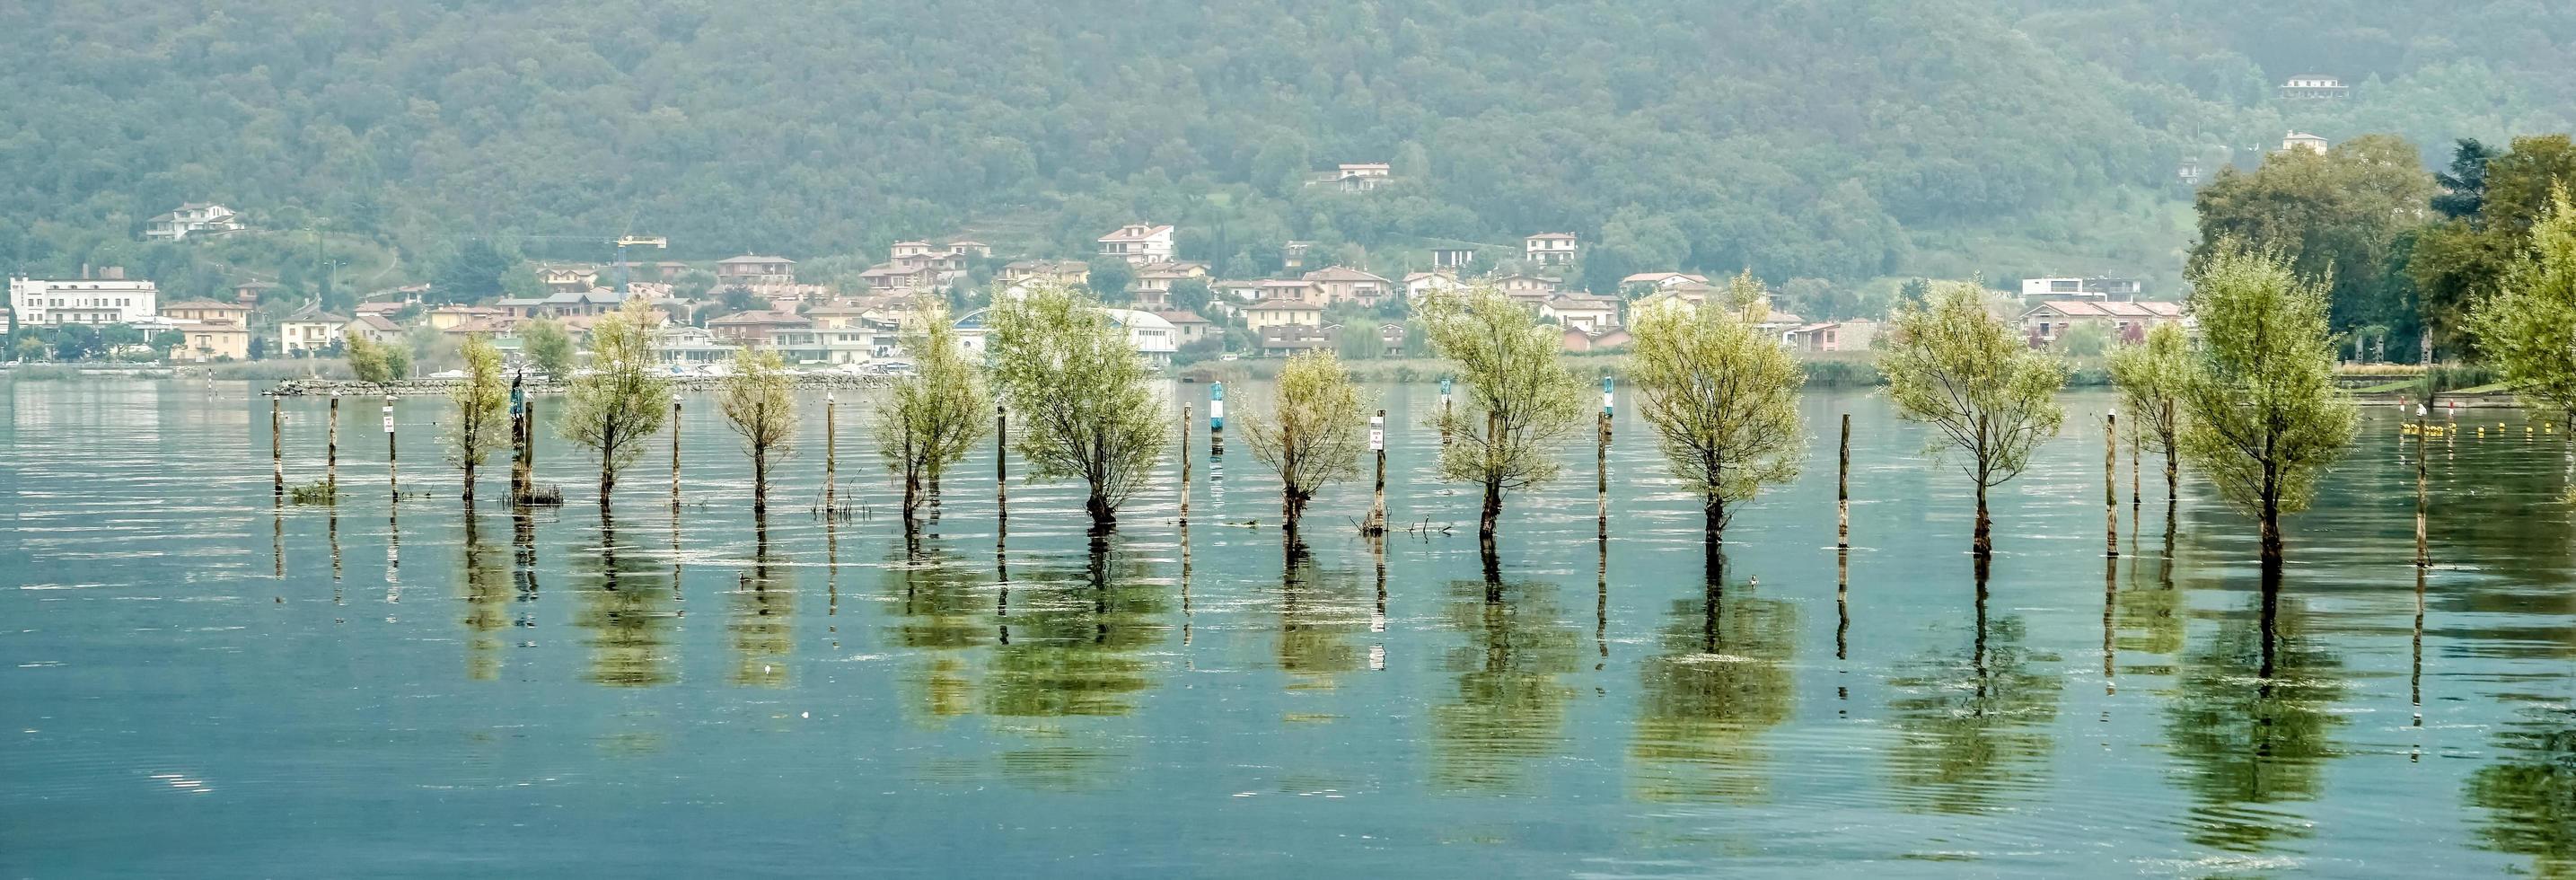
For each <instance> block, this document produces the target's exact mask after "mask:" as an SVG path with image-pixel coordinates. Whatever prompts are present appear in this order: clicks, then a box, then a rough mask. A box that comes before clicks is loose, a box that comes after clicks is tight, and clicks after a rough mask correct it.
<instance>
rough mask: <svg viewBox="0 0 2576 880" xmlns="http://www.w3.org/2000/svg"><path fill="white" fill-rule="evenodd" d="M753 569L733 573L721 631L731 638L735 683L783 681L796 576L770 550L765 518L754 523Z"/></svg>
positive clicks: (791, 630)
mask: <svg viewBox="0 0 2576 880" xmlns="http://www.w3.org/2000/svg"><path fill="white" fill-rule="evenodd" d="M754 533H755V535H756V536H757V537H756V538H755V540H754V542H753V549H752V557H751V569H750V570H748V571H744V572H741V573H740V574H738V575H736V576H735V579H734V588H733V593H732V595H731V596H729V597H727V598H728V603H727V604H729V605H730V606H731V612H732V613H731V614H730V615H729V617H730V619H729V620H728V621H727V622H726V623H725V631H726V633H727V634H728V635H730V636H732V638H733V651H734V671H733V683H734V684H738V685H750V686H754V687H773V688H774V687H786V686H787V666H788V664H787V660H788V655H789V654H791V653H793V652H794V651H795V621H794V617H795V613H796V578H795V575H794V574H793V571H792V570H791V569H789V568H786V567H784V566H781V565H777V564H776V563H777V561H778V560H776V559H775V558H773V557H772V556H771V555H770V550H769V524H768V523H767V522H766V521H762V522H758V523H755V525H754Z"/></svg>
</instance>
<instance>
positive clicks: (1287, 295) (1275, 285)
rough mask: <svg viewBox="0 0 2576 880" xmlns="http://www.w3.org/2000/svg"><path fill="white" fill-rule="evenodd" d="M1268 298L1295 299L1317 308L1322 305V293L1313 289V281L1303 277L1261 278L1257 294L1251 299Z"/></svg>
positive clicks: (1263, 299)
mask: <svg viewBox="0 0 2576 880" xmlns="http://www.w3.org/2000/svg"><path fill="white" fill-rule="evenodd" d="M1270 300H1295V301H1297V302H1302V303H1306V304H1309V305H1312V306H1314V307H1316V308H1319V309H1320V308H1323V307H1324V295H1323V293H1322V292H1320V291H1318V290H1316V289H1315V283H1314V282H1312V281H1308V280H1305V279H1303V278H1264V279H1262V280H1261V283H1260V292H1259V295H1258V296H1255V297H1253V301H1254V302H1267V301H1270Z"/></svg>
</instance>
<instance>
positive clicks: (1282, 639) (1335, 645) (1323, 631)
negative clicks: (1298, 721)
mask: <svg viewBox="0 0 2576 880" xmlns="http://www.w3.org/2000/svg"><path fill="white" fill-rule="evenodd" d="M1286 561H1287V565H1286V568H1287V571H1286V572H1285V573H1284V574H1283V575H1281V577H1280V581H1279V651H1278V653H1279V668H1280V670H1281V671H1283V672H1286V673H1288V675H1289V677H1290V681H1289V685H1288V687H1289V688H1290V689H1292V690H1331V689H1332V688H1334V687H1335V686H1336V684H1337V683H1338V682H1339V680H1340V676H1341V675H1342V674H1343V673H1346V672H1354V671H1357V670H1358V669H1359V668H1360V666H1361V663H1362V662H1363V660H1364V658H1363V657H1362V655H1361V651H1360V649H1359V648H1357V647H1354V646H1353V645H1352V644H1351V643H1350V641H1349V639H1350V637H1351V636H1354V635H1357V634H1359V633H1361V632H1363V631H1365V630H1366V629H1367V627H1368V620H1369V617H1368V608H1369V606H1368V605H1367V604H1366V601H1367V600H1365V599H1363V598H1362V597H1361V595H1360V590H1359V580H1358V578H1356V577H1353V576H1352V575H1351V573H1350V572H1347V571H1331V572H1326V571H1322V570H1319V569H1318V568H1317V567H1316V565H1315V560H1314V557H1313V555H1312V554H1309V553H1307V552H1306V548H1305V546H1304V545H1303V544H1302V543H1298V542H1296V541H1295V540H1294V539H1293V538H1292V539H1290V540H1289V541H1288V542H1287V551H1286Z"/></svg>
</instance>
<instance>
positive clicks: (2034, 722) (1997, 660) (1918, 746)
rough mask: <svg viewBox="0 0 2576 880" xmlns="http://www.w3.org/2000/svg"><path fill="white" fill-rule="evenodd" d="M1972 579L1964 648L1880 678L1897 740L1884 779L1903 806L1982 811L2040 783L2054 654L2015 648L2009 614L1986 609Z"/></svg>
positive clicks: (2022, 637)
mask: <svg viewBox="0 0 2576 880" xmlns="http://www.w3.org/2000/svg"><path fill="white" fill-rule="evenodd" d="M1987 604H1988V597H1987V594H1986V585H1985V582H1984V580H1983V579H1982V578H1980V579H1979V581H1978V584H1977V594H1976V622H1975V625H1974V631H1973V633H1972V634H1971V636H1970V640H1969V643H1968V645H1967V650H1966V651H1964V652H1955V651H1945V652H1936V653H1932V654H1928V655H1925V656H1921V657H1917V658H1914V659H1912V660H1911V661H1907V662H1904V663H1901V664H1900V666H1899V669H1898V670H1897V672H1896V674H1895V675H1893V676H1891V677H1890V678H1889V679H1888V681H1887V684H1888V686H1890V687H1892V688H1895V689H1896V690H1897V691H1898V692H1899V693H1900V694H1901V696H1899V697H1897V698H1896V699H1894V700H1891V701H1889V704H1888V708H1889V710H1890V711H1891V712H1892V713H1893V717H1892V719H1891V720H1892V721H1893V722H1894V724H1895V726H1896V729H1897V730H1898V731H1899V732H1900V733H1901V735H1902V742H1901V743H1900V745H1899V747H1898V748H1897V750H1896V751H1895V752H1893V753H1892V754H1891V756H1890V758H1889V761H1890V764H1891V766H1890V767H1889V768H1888V781H1889V783H1890V784H1891V785H1893V786H1894V787H1895V788H1896V789H1897V790H1898V791H1897V793H1898V802H1899V803H1900V804H1901V805H1903V806H1904V807H1905V808H1906V809H1909V810H1919V811H1925V812H1934V813H1990V812H1994V811H1997V810H2000V809H2005V808H2007V807H2009V806H2011V804H2012V803H2013V802H2014V801H2017V800H2020V799H2022V798H2023V797H2026V796H2029V795H2031V794H2034V793H2036V792H2037V791H2038V790H2039V789H2041V788H2043V787H2044V786H2045V785H2046V783H2047V778H2048V772H2049V768H2048V758H2049V752H2050V750H2051V749H2052V748H2053V747H2054V744H2055V740H2054V737H2053V736H2052V735H2051V733H2050V729H2049V725H2050V724H2051V722H2054V721H2055V720H2056V718H2057V709H2058V701H2059V698H2060V692H2061V691H2062V689H2063V683H2062V682H2061V680H2060V677H2059V673H2058V671H2057V670H2055V669H2052V668H2049V667H2050V666H2053V665H2054V664H2056V663H2057V662H2058V657H2057V656H2056V655H2055V654H2051V653H2047V652H2042V651H2036V650H2033V649H2030V648H2028V647H2025V645H2024V643H2025V641H2026V640H2027V639H2028V638H2029V633H2028V631H2027V629H2026V627H2025V625H2024V623H2023V621H2022V619H2021V618H2020V617H2019V616H2018V615H2006V616H2003V617H2000V618H1990V616H1989V614H1988V610H1987Z"/></svg>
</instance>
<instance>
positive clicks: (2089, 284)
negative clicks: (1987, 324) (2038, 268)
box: [2021, 276, 2147, 305]
mask: <svg viewBox="0 0 2576 880" xmlns="http://www.w3.org/2000/svg"><path fill="white" fill-rule="evenodd" d="M2146 289H2147V285H2146V283H2145V282H2143V281H2139V280H2138V279H2135V278H2112V277H2109V276H2096V277H2093V278H2024V279H2022V280H2021V298H2022V300H2023V302H2025V303H2029V304H2033V305H2036V304H2038V303H2042V302H2046V301H2048V300H2053V299H2084V300H2095V301H2108V300H2131V299H2137V298H2138V296H2139V294H2142V293H2145V292H2146Z"/></svg>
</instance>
